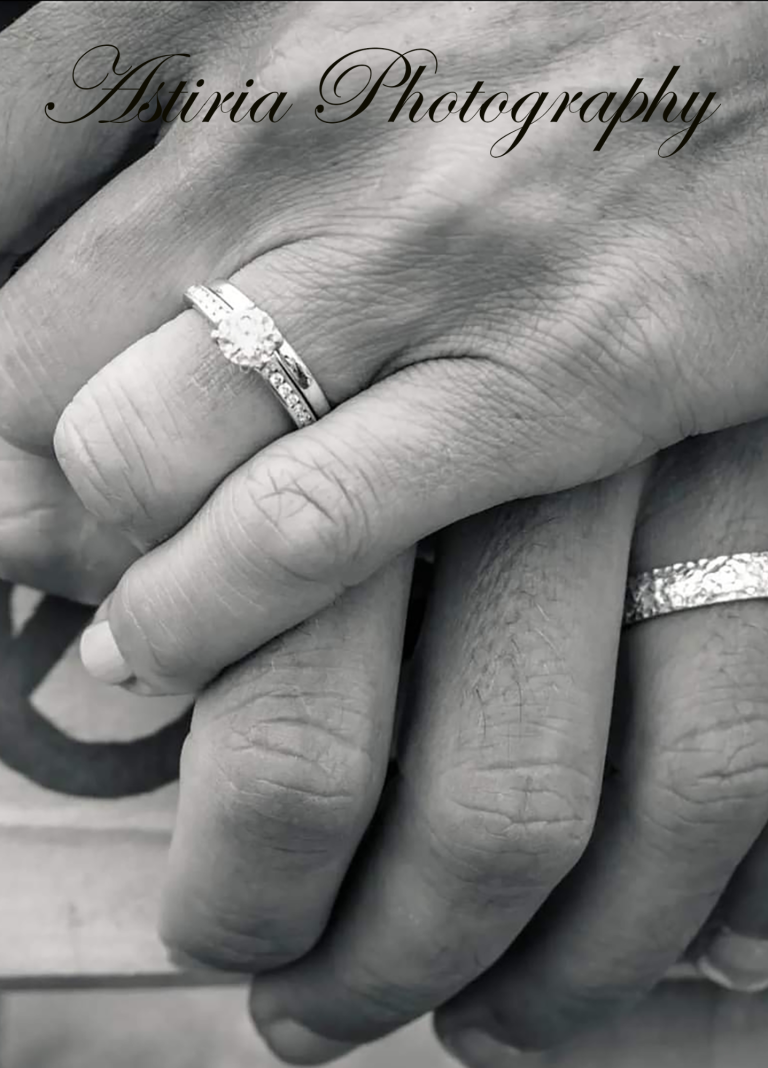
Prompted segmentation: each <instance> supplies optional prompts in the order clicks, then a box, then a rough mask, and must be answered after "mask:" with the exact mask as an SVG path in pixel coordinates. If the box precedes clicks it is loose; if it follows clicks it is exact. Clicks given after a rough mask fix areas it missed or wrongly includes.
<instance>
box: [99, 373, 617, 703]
mask: <svg viewBox="0 0 768 1068" xmlns="http://www.w3.org/2000/svg"><path fill="white" fill-rule="evenodd" d="M498 390H499V376H498V374H497V372H496V371H495V369H493V368H492V367H490V366H489V365H486V364H484V363H482V362H477V363H474V362H471V361H447V360H445V361H434V362H431V363H424V364H421V365H419V366H417V367H413V368H408V369H406V370H405V371H402V372H399V373H398V374H396V375H394V376H393V377H392V378H390V379H388V380H386V381H385V382H380V383H378V384H377V385H375V386H374V387H372V388H371V389H369V390H367V391H366V392H364V393H363V394H361V395H359V396H357V397H354V398H352V400H350V401H348V402H346V403H345V404H343V405H342V406H341V407H340V408H338V409H337V410H336V411H334V412H332V413H331V414H330V415H328V416H326V417H325V418H323V419H322V420H321V421H320V422H319V423H317V424H315V425H313V426H310V427H307V428H305V429H304V430H302V431H301V432H298V433H294V434H291V435H289V436H288V437H286V438H283V439H281V440H280V441H279V442H277V443H273V444H272V445H270V446H268V447H267V448H266V449H264V450H263V451H262V452H261V453H259V454H258V455H257V456H256V457H254V458H253V459H252V460H251V461H249V462H248V463H246V464H244V465H243V466H242V467H240V468H239V469H238V470H237V471H235V472H234V473H233V474H232V475H231V476H230V477H229V478H228V479H227V480H225V482H224V483H223V484H222V485H221V486H220V487H219V488H218V490H217V491H216V492H215V493H214V494H213V495H212V496H211V497H210V498H209V500H208V501H207V502H206V504H205V506H204V507H203V508H202V509H201V511H200V512H199V513H197V515H196V516H195V518H194V519H193V520H192V521H191V522H190V523H189V524H188V525H187V527H185V528H184V529H183V530H182V531H181V532H180V533H179V534H178V535H176V536H175V537H173V538H171V539H169V540H168V541H167V542H165V543H164V544H163V545H162V546H160V547H159V548H158V549H155V550H154V552H152V553H150V554H148V555H147V556H146V557H144V558H143V559H142V560H141V561H139V563H138V564H137V565H136V566H135V567H134V568H132V569H131V571H130V572H129V573H128V574H127V575H126V576H125V578H124V580H123V581H122V582H121V584H120V585H119V586H118V588H117V590H116V591H115V593H114V595H113V597H112V599H111V602H110V612H109V626H107V625H105V624H102V626H101V628H100V631H99V632H98V634H91V635H89V650H91V651H93V652H96V653H97V655H96V656H88V655H86V658H85V662H86V666H87V667H88V668H89V670H91V671H92V672H93V673H94V674H96V675H97V677H101V678H104V679H105V681H106V680H110V679H111V680H112V681H114V680H115V679H121V678H122V679H128V678H129V677H130V676H132V675H133V676H135V677H136V678H137V679H139V680H140V681H141V682H142V683H143V684H144V685H145V686H146V687H147V689H148V691H151V692H156V693H172V692H189V691H191V690H195V689H198V688H199V687H200V686H201V685H203V684H204V683H205V682H207V681H208V679H210V678H211V677H212V676H214V675H215V674H216V673H217V672H218V671H220V670H221V669H223V668H224V667H225V666H227V665H228V664H230V663H232V662H234V661H237V660H238V659H240V658H242V657H243V656H245V655H247V654H248V653H249V652H251V650H252V649H253V648H254V647H258V646H259V645H261V644H263V643H264V642H265V641H268V640H269V639H270V638H271V637H273V636H274V635H275V634H276V633H280V632H281V631H283V630H285V629H287V628H289V627H291V626H293V625H295V624H296V623H298V622H299V621H300V620H301V619H304V618H307V616H309V615H311V614H313V613H314V612H317V611H319V610H321V609H322V608H323V607H324V606H325V605H327V604H328V603H330V602H331V601H332V600H333V599H334V598H335V597H336V596H337V595H338V594H339V592H340V591H341V590H342V589H344V588H346V587H348V586H350V585H354V584H355V583H357V582H360V581H363V580H364V579H365V578H366V577H367V576H368V575H370V574H371V573H372V572H373V571H375V570H376V568H378V567H380V566H382V564H383V563H384V562H386V561H387V560H388V559H391V558H392V557H393V556H395V555H397V553H399V552H402V551H404V550H405V549H406V548H407V547H408V546H409V545H412V544H414V543H415V542H417V541H419V540H421V539H422V538H423V537H424V536H426V535H428V534H430V533H432V532H433V531H435V530H437V529H440V528H441V527H444V526H447V525H449V524H450V523H451V522H453V521H454V520H456V519H459V518H463V517H465V516H467V515H469V514H472V513H474V512H477V511H481V510H483V509H485V508H487V507H489V506H491V505H493V504H496V503H499V502H500V501H501V500H503V499H504V498H505V497H506V496H508V494H509V478H510V464H509V460H508V456H507V450H508V446H509V441H508V437H507V438H505V437H504V435H503V434H502V433H501V430H500V427H501V424H502V422H503V418H502V416H503V413H500V412H498V411H496V410H495V406H496V400H495V398H494V391H496V392H498ZM499 403H501V401H499ZM478 411H484V412H485V413H486V414H487V415H488V419H487V421H486V420H479V419H478ZM585 436H586V437H587V438H589V436H590V435H589V433H588V432H587V434H586V435H585ZM630 437H632V438H633V440H634V435H633V434H631V433H630ZM541 447H542V448H544V447H545V442H542V443H541ZM592 447H593V448H594V442H593V443H592ZM587 451H589V449H587ZM529 454H530V450H529ZM446 456H450V458H451V463H450V465H448V466H447V465H446V463H445V458H446ZM571 459H572V465H573V466H572V468H571V470H570V471H569V472H567V473H566V475H565V477H566V478H567V479H571V478H572V476H573V475H574V473H575V470H576V467H578V465H579V463H580V462H581V458H580V457H579V455H578V454H574V456H573V457H572V458H571ZM593 459H594V456H593ZM588 462H589V461H587V463H588ZM524 466H525V472H522V471H521V473H520V477H519V480H518V483H517V485H516V487H515V488H514V491H513V494H512V495H513V496H517V495H520V494H525V492H526V491H529V490H530V489H531V488H532V485H533V481H532V480H534V479H535V478H536V473H535V471H533V470H532V466H531V464H530V463H526V464H525V465H524ZM533 466H536V462H535V461H534V463H533ZM513 477H514V476H513ZM579 480H580V479H579V478H578V477H573V481H579ZM192 576H194V578H192ZM228 591H231V593H232V596H229V595H228Z"/></svg>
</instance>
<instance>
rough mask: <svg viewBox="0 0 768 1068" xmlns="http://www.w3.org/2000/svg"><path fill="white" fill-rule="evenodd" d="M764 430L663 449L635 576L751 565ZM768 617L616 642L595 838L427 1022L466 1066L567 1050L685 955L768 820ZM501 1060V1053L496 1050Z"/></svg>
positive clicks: (723, 620)
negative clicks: (727, 556) (513, 1051)
mask: <svg viewBox="0 0 768 1068" xmlns="http://www.w3.org/2000/svg"><path fill="white" fill-rule="evenodd" d="M767 462H768V426H766V425H765V424H761V425H757V426H755V425H753V426H749V427H745V428H742V429H740V430H738V431H735V432H732V433H729V434H723V435H717V436H713V437H711V438H708V439H703V440H700V441H694V442H691V443H690V444H689V445H688V446H686V447H684V448H678V449H675V450H670V451H669V452H668V453H667V454H666V455H665V456H664V458H663V460H662V462H661V464H660V466H659V468H658V470H657V472H656V475H655V477H654V478H653V479H652V481H651V483H650V484H649V489H648V491H647V493H646V497H645V501H644V507H643V509H642V510H641V522H640V524H639V527H638V533H637V537H636V542H635V547H634V569H635V570H639V571H643V570H646V569H648V568H650V567H653V566H659V565H662V564H668V563H671V562H674V561H678V560H689V559H700V558H703V557H712V556H717V555H719V554H721V553H723V552H744V551H749V550H752V549H754V550H757V549H763V548H764V547H765V545H766V531H768V510H767V509H766V499H765V494H764V485H765V470H766V463H767ZM766 611H767V608H766V603H765V602H764V601H749V602H746V603H739V604H724V605H716V606H713V607H709V608H707V609H706V610H699V611H692V612H686V613H683V614H673V615H669V616H666V617H665V618H661V619H655V620H652V621H650V622H646V623H642V624H639V625H637V626H635V627H633V628H631V629H630V630H629V631H628V632H627V633H626V636H625V643H624V644H625V649H624V656H625V664H626V669H627V675H628V680H629V688H628V689H627V690H626V691H625V692H622V691H621V690H620V691H619V693H618V695H617V704H616V711H615V731H614V739H615V740H614V744H613V746H612V753H611V761H612V764H613V769H614V770H613V774H611V775H610V776H609V777H608V778H607V780H606V783H605V786H604V789H603V794H602V797H601V803H600V811H599V814H598V820H597V824H596V829H595V834H594V836H593V838H592V841H591V842H590V846H589V849H588V850H587V852H586V853H585V855H584V858H583V859H582V861H581V862H580V864H579V865H578V866H577V867H576V869H575V870H574V872H573V873H572V875H571V876H570V877H569V878H568V879H567V880H565V881H564V882H563V884H562V886H561V887H559V888H558V891H557V892H556V893H555V894H554V895H553V896H552V897H551V898H550V900H549V901H548V902H547V905H546V907H545V908H544V909H543V910H542V912H541V913H540V914H539V915H538V916H537V918H536V920H535V921H534V923H533V924H532V925H531V927H530V928H529V929H528V931H526V933H525V935H524V937H523V938H522V939H521V940H520V941H519V942H518V943H517V945H516V946H515V951H514V954H509V955H508V956H507V957H506V958H504V959H502V960H501V961H500V962H499V963H498V964H497V965H496V966H495V967H494V968H493V969H491V970H490V971H489V972H487V973H486V974H485V975H484V976H483V977H482V979H480V980H479V981H478V982H477V983H475V984H474V985H473V986H471V987H469V988H467V989H466V990H465V991H463V992H462V994H461V995H460V996H459V997H458V998H457V999H455V1001H454V1002H453V1003H452V1004H449V1005H448V1006H447V1007H445V1008H444V1009H442V1010H441V1011H440V1012H439V1013H438V1017H437V1025H438V1031H439V1033H440V1035H441V1036H442V1037H443V1038H444V1040H445V1041H446V1044H447V1045H449V1046H450V1047H451V1048H452V1049H453V1050H454V1051H455V1052H456V1053H457V1054H458V1055H460V1056H461V1057H462V1059H463V1060H464V1062H465V1063H466V1064H468V1065H470V1066H472V1068H480V1066H483V1068H484V1066H485V1065H486V1064H488V1063H495V1061H494V1060H493V1058H494V1056H496V1057H500V1056H501V1055H502V1047H503V1045H504V1044H508V1045H509V1046H513V1047H516V1048H518V1049H531V1048H533V1049H538V1048H545V1047H547V1046H549V1045H553V1044H557V1043H559V1042H562V1041H565V1040H567V1039H569V1038H570V1037H571V1036H572V1035H573V1034H574V1033H576V1032H577V1031H578V1030H579V1029H581V1028H583V1027H585V1026H587V1025H588V1024H589V1023H590V1022H592V1021H596V1020H598V1019H601V1018H602V1017H603V1016H604V1015H605V1013H606V1012H608V1011H609V1010H610V1009H611V1008H616V1007H618V1006H619V1005H620V1004H622V1003H623V1002H626V1001H628V1000H630V999H634V998H636V997H638V996H639V995H640V994H641V993H643V992H645V991H646V990H647V989H648V988H649V987H650V986H651V985H653V983H654V982H656V981H657V980H658V979H659V978H661V976H662V975H663V974H664V972H665V971H666V970H667V968H668V967H669V966H670V965H671V964H672V963H673V962H674V961H675V960H676V959H677V958H678V957H679V956H680V954H681V953H682V951H683V950H684V949H685V947H686V945H687V944H688V943H689V942H690V940H691V939H692V938H693V936H694V935H695V934H696V932H697V930H698V929H699V928H700V927H701V925H702V924H703V923H704V921H705V920H706V918H707V916H708V914H709V912H710V911H711V909H712V907H713V906H714V904H715V902H716V901H717V900H718V898H719V897H720V895H721V894H722V892H723V890H724V888H725V886H726V884H727V883H728V880H729V878H730V876H731V875H732V873H733V871H734V869H735V868H736V866H737V865H738V863H739V862H740V861H741V859H742V858H743V857H744V855H745V854H746V853H747V851H748V850H749V848H750V846H751V844H752V842H753V841H754V840H755V838H756V837H757V835H758V834H759V833H760V831H761V830H762V828H763V827H764V826H765V823H766V819H768V705H767V704H766V696H765V695H766V693H767V692H768V662H766V657H765V642H766V626H767V625H768V624H767V623H766V619H767V618H768V617H767V616H766ZM494 1051H495V1052H494Z"/></svg>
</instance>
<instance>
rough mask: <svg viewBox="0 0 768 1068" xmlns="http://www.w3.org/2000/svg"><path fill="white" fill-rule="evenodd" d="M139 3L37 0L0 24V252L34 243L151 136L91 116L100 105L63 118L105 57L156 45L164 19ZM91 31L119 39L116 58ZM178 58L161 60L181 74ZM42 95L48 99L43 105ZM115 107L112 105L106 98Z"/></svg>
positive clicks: (78, 103) (108, 62) (105, 73)
mask: <svg viewBox="0 0 768 1068" xmlns="http://www.w3.org/2000/svg"><path fill="white" fill-rule="evenodd" d="M139 10H140V16H139V17H138V18H137V17H136V16H137V10H136V5H135V4H124V3H89V2H78V0H75V2H71V0H70V2H69V3H66V4H62V3H47V2H43V3H39V4H36V5H35V6H34V7H33V8H32V9H31V10H30V11H28V12H27V13H26V14H25V15H23V17H21V18H19V19H18V20H17V21H15V22H14V23H13V24H12V25H11V26H9V27H7V28H6V29H4V30H3V32H2V33H0V70H1V71H2V77H3V85H4V90H3V91H4V94H5V95H6V98H7V97H8V96H10V95H12V103H11V104H10V105H9V106H8V107H7V108H6V109H5V122H4V125H3V151H2V154H1V155H0V189H2V191H3V195H2V205H1V206H0V252H2V253H5V254H9V253H16V254H18V253H23V252H26V251H28V250H29V249H31V248H34V247H35V246H36V245H37V244H39V242H40V241H42V240H43V238H45V237H46V236H47V235H48V234H49V233H50V232H52V231H53V230H54V229H55V228H56V227H57V226H58V225H60V224H61V222H63V220H64V219H65V218H67V216H68V215H70V214H71V213H72V212H73V211H74V210H75V209H76V208H77V207H78V206H79V205H80V204H81V203H83V201H85V200H86V199H87V198H88V197H89V196H91V195H92V194H93V193H94V192H96V190H97V189H99V188H100V187H101V186H102V185H103V184H104V183H105V182H106V181H107V180H108V178H109V176H110V174H112V173H113V172H114V171H116V170H117V169H119V168H120V167H121V166H123V165H124V164H125V163H126V162H127V160H128V158H130V157H131V156H132V155H135V154H136V153H137V152H141V151H143V150H145V149H146V148H148V147H149V145H150V144H151V142H152V141H153V140H154V138H155V136H156V134H157V129H156V128H152V127H149V126H147V124H145V123H142V122H122V123H100V122H98V119H99V117H101V115H102V114H103V113H99V114H97V115H95V116H93V118H92V119H91V120H90V121H81V122H69V121H67V120H69V119H73V118H76V117H77V116H78V115H83V114H85V112H86V111H87V110H89V108H90V107H91V106H92V105H93V103H95V101H93V100H92V97H93V93H92V92H91V93H88V92H84V91H83V89H82V88H78V84H79V85H80V86H88V87H93V86H98V85H99V84H100V83H101V82H102V81H103V80H104V78H105V77H107V79H108V80H107V84H110V75H111V70H112V65H113V63H116V64H117V66H118V68H119V69H120V70H121V71H124V70H126V69H127V66H126V62H127V61H128V65H130V61H131V60H132V61H133V62H134V63H136V62H141V60H137V59H136V56H137V55H141V54H142V53H143V55H141V59H142V60H145V59H148V58H149V56H150V55H151V54H155V53H157V52H162V51H163V47H162V46H163V44H164V43H165V42H166V41H167V38H168V32H167V29H165V28H164V21H165V20H164V19H163V18H162V17H159V15H160V12H159V11H158V10H157V9H155V10H154V11H153V10H152V5H150V4H141V5H140V9H139ZM100 41H119V42H120V47H121V49H122V58H119V55H120V54H119V52H118V50H117V48H116V47H115V46H113V45H108V44H103V45H99V42H100ZM158 45H160V46H161V47H160V48H158ZM93 46H96V47H95V48H94V47H93ZM89 48H92V49H93V50H92V51H90V54H89V55H86V56H85V57H84V58H83V59H82V60H81V61H80V62H78V60H79V59H80V57H81V56H83V53H85V52H86V50H87V49H89ZM171 51H174V50H173V49H171ZM184 62H186V61H185V60H184V59H177V60H172V61H170V62H169V63H168V64H167V65H166V66H167V67H169V68H173V69H174V71H175V73H176V74H177V75H178V76H179V77H181V72H182V69H183V68H182V67H181V65H180V64H181V63H184ZM116 80H117V78H115V77H111V81H116ZM76 83H78V84H76ZM97 91H98V90H97ZM86 100H87V101H89V103H88V104H86V103H85V101H86ZM51 102H53V104H54V105H55V106H54V108H52V109H50V108H46V105H47V104H50V103H51ZM126 102H127V101H126ZM115 114H119V110H117V111H116V110H115V109H114V108H113V109H112V115H113V116H114V115H115Z"/></svg>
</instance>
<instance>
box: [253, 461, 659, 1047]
mask: <svg viewBox="0 0 768 1068" xmlns="http://www.w3.org/2000/svg"><path fill="white" fill-rule="evenodd" d="M638 488H639V473H638V472H633V473H631V474H630V475H628V476H624V477H622V478H616V479H612V480H609V481H608V482H606V483H604V484H602V485H599V486H589V487H585V488H583V489H580V490H577V491H574V492H572V493H568V494H562V495H560V496H558V497H552V498H549V499H547V500H542V501H538V502H535V503H533V502H531V503H527V504H517V505H513V506H509V507H505V508H500V509H498V510H496V512H493V513H486V514H485V515H482V516H478V517H476V518H474V519H472V520H469V521H466V522H465V523H463V524H461V525H459V526H458V527H457V528H454V530H453V531H451V532H449V534H448V535H446V536H445V537H444V538H443V539H442V546H441V548H440V549H439V552H438V560H439V563H438V570H437V576H436V583H435V585H436V588H435V591H434V595H433V596H432V597H431V599H430V600H431V607H430V610H429V613H428V616H427V618H426V620H425V630H424V647H423V649H422V650H421V652H420V654H419V661H420V663H421V665H422V671H421V673H420V678H419V680H418V683H417V685H416V692H415V703H414V705H413V706H412V708H411V709H410V711H409V712H407V713H406V717H405V718H406V722H405V731H404V736H403V737H402V738H401V739H400V745H399V749H400V752H401V758H400V764H401V767H402V777H401V779H400V780H396V781H395V783H393V785H392V788H391V793H390V795H389V796H388V804H387V807H386V809H385V811H384V812H383V813H381V814H380V816H379V819H378V823H377V827H376V829H375V833H374V834H373V836H372V837H371V839H370V841H369V845H368V848H367V849H366V852H365V854H364V856H363V857H362V858H360V859H358V861H357V864H356V867H355V868H354V869H353V874H352V878H351V881H350V883H349V884H348V888H347V890H346V892H345V895H344V899H343V901H342V903H341V904H340V906H339V909H338V912H337V915H336V917H335V922H334V923H332V926H331V928H330V930H329V932H328V934H327V937H326V938H325V939H324V940H323V942H322V944H321V945H320V946H319V947H318V949H317V951H316V952H314V953H313V954H311V955H310V956H309V957H308V958H306V959H304V960H302V961H300V962H298V963H297V964H296V965H295V966H293V967H292V968H290V969H287V970H285V971H284V972H282V973H281V974H279V975H271V976H269V977H268V978H265V979H264V980H263V981H262V982H260V983H257V984H256V986H255V987H254V994H253V999H252V1006H253V1011H254V1015H255V1018H256V1021H257V1024H258V1025H259V1026H260V1028H261V1030H262V1033H263V1034H264V1035H265V1037H266V1038H267V1040H268V1041H269V1042H270V1044H271V1045H272V1046H273V1048H274V1049H275V1050H276V1051H277V1053H278V1054H279V1055H280V1056H282V1057H283V1058H285V1059H287V1060H289V1061H296V1062H298V1063H316V1062H319V1061H321V1060H324V1059H328V1058H329V1057H331V1056H333V1055H335V1054H336V1052H337V1047H336V1045H335V1043H336V1042H338V1041H340V1040H345V1041H347V1042H350V1041H351V1042H360V1041H366V1040H370V1039H372V1038H375V1037H377V1036H379V1035H381V1034H383V1033H384V1032H385V1031H388V1030H391V1029H393V1028H395V1027H398V1026H400V1025H402V1024H404V1023H405V1022H407V1021H408V1020H410V1019H413V1018H415V1017H417V1016H419V1015H421V1014H423V1013H424V1012H427V1011H429V1010H431V1009H433V1008H434V1007H435V1006H436V1005H438V1004H440V1003H441V1002H442V1001H444V1000H445V999H446V998H447V997H449V996H451V995H452V994H453V993H455V992H456V991H457V990H459V989H460V988H461V987H462V986H463V985H464V984H465V983H467V982H468V981H470V980H471V979H472V978H473V977H474V976H475V975H477V974H478V973H479V972H480V971H482V970H483V968H485V967H487V966H488V965H489V964H490V963H491V962H492V961H493V960H494V959H495V958H496V957H498V956H499V954H500V953H501V952H503V950H504V948H505V946H506V945H508V944H509V943H510V942H511V941H512V939H513V938H514V937H515V936H516V934H517V933H518V931H519V930H520V928H521V927H522V926H523V925H524V924H525V923H526V922H527V921H528V919H529V918H530V916H531V915H532V914H533V912H534V911H535V910H536V908H537V907H538V906H539V904H540V903H541V901H542V900H543V899H544V897H546V895H547V894H548V893H549V892H550V891H551V889H552V887H553V886H554V885H555V884H556V883H557V882H558V881H559V880H560V879H561V878H562V877H563V875H564V874H565V873H566V872H567V870H568V869H569V868H570V867H571V865H572V864H573V863H574V861H575V860H576V858H577V856H578V855H579V853H580V852H581V850H582V848H583V846H584V844H585V842H586V841H587V839H588V837H589V834H590V830H591V825H592V818H593V814H594V811H595V807H596V803H597V798H598V795H599V788H600V779H601V771H602V761H603V754H604V749H605V743H606V737H607V729H608V722H609V717H610V703H611V692H612V684H613V673H614V667H615V656H616V647H617V633H618V617H619V615H620V610H621V602H622V595H623V587H624V575H625V571H626V558H627V553H628V548H629V542H630V538H631V531H632V527H633V523H634V514H635V509H636V505H637V492H638ZM404 946H407V947H408V951H407V952H406V953H404V952H403V947H404ZM308 1032H310V1033H311V1032H314V1033H315V1034H316V1035H317V1036H319V1035H324V1036H327V1037H330V1038H331V1039H332V1040H334V1044H332V1045H331V1046H330V1047H329V1046H328V1044H327V1042H324V1041H323V1039H322V1038H320V1037H317V1038H315V1039H311V1038H309V1037H308Z"/></svg>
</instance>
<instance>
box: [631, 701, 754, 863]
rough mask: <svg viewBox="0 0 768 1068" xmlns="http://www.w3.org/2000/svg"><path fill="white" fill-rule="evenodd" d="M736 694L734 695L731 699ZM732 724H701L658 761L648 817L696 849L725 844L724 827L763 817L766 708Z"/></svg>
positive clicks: (666, 749) (670, 745)
mask: <svg viewBox="0 0 768 1068" xmlns="http://www.w3.org/2000/svg"><path fill="white" fill-rule="evenodd" d="M732 697H733V695H732V694H731V698H732ZM742 709H743V713H744V714H743V715H742V716H740V717H738V719H737V720H735V721H734V718H733V717H732V716H731V717H730V718H731V722H725V723H720V724H718V723H713V724H711V725H709V726H707V725H706V724H697V725H696V726H694V727H693V728H692V729H690V730H688V731H686V732H681V733H680V734H679V736H678V737H676V738H674V739H669V740H668V741H667V743H666V745H665V746H664V749H663V751H662V752H661V753H660V754H659V759H658V761H657V764H658V770H657V775H656V782H655V789H654V791H653V795H652V796H653V799H654V801H653V802H650V803H649V808H648V815H649V817H650V818H651V820H652V821H653V823H654V824H655V825H656V826H659V827H662V828H663V829H664V831H665V832H666V833H667V834H669V835H671V836H672V837H673V838H674V839H676V840H677V839H680V840H685V841H687V842H689V843H691V846H692V847H694V848H699V847H700V846H701V845H702V843H703V842H706V841H709V840H710V839H711V840H713V841H718V842H719V841H722V835H723V828H724V827H734V826H744V827H745V829H746V830H747V831H748V830H749V827H750V826H751V822H752V821H753V820H754V818H756V817H757V816H758V815H760V814H764V811H765V808H766V797H768V716H766V709H765V708H763V709H762V710H759V711H757V710H753V712H752V713H749V712H748V711H747V709H746V708H744V707H743V706H742Z"/></svg>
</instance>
